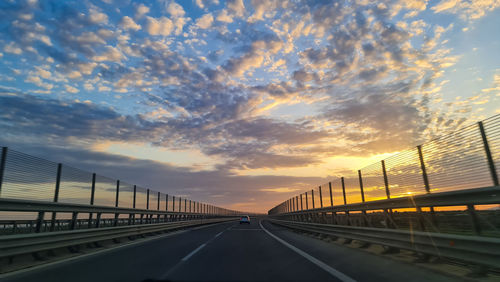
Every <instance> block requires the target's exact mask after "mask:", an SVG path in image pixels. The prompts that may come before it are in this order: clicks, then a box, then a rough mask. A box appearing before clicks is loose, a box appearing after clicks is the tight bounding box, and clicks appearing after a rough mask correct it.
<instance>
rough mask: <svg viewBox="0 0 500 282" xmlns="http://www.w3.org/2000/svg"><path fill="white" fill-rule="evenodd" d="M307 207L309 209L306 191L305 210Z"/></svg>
mask: <svg viewBox="0 0 500 282" xmlns="http://www.w3.org/2000/svg"><path fill="white" fill-rule="evenodd" d="M308 209H309V201H308V199H307V192H306V210H308Z"/></svg>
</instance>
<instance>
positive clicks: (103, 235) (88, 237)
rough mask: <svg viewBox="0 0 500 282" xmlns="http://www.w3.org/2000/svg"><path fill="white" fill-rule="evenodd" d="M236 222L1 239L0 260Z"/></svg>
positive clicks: (182, 223) (195, 222)
mask: <svg viewBox="0 0 500 282" xmlns="http://www.w3.org/2000/svg"><path fill="white" fill-rule="evenodd" d="M229 220H234V218H214V219H198V220H189V221H179V222H169V223H158V224H144V225H131V226H119V227H107V228H99V229H85V230H73V231H62V232H50V233H33V234H22V235H6V236H0V258H3V257H12V256H17V255H22V254H29V253H37V252H41V251H48V250H53V249H57V248H63V247H71V246H77V245H81V244H87V243H93V242H99V241H103V240H110V239H119V238H124V237H130V236H138V235H143V234H149V233H156V232H164V231H172V230H177V229H181V228H186V227H194V226H198V225H203V224H211V223H217V222H224V221H229Z"/></svg>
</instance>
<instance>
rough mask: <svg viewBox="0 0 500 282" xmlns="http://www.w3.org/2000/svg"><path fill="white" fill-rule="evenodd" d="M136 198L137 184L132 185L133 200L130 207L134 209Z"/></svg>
mask: <svg viewBox="0 0 500 282" xmlns="http://www.w3.org/2000/svg"><path fill="white" fill-rule="evenodd" d="M136 199H137V186H136V185H134V200H133V202H132V208H134V209H135V206H136V201H137V200H136Z"/></svg>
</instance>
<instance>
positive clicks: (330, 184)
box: [328, 181, 333, 207]
mask: <svg viewBox="0 0 500 282" xmlns="http://www.w3.org/2000/svg"><path fill="white" fill-rule="evenodd" d="M328 187H329V188H330V206H332V207H333V194H332V182H331V181H330V182H328Z"/></svg>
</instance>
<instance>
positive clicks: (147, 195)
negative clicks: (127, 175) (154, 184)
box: [146, 189, 149, 210]
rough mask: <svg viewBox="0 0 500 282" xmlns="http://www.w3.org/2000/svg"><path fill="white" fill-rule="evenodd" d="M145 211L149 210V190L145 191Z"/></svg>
mask: <svg viewBox="0 0 500 282" xmlns="http://www.w3.org/2000/svg"><path fill="white" fill-rule="evenodd" d="M146 209H147V210H149V189H147V190H146Z"/></svg>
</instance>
